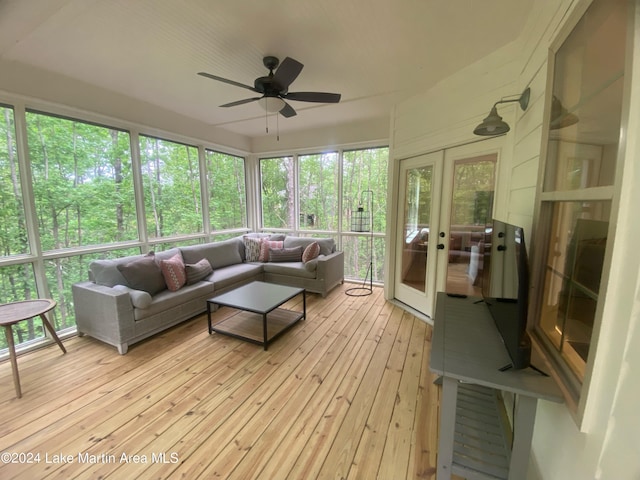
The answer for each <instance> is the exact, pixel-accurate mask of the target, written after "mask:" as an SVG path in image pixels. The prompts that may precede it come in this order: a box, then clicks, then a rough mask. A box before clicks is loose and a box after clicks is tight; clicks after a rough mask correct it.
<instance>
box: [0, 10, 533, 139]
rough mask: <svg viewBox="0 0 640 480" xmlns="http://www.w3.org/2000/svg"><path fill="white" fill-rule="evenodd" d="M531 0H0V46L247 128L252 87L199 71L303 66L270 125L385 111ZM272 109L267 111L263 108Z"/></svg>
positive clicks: (257, 124) (231, 73) (499, 32)
mask: <svg viewBox="0 0 640 480" xmlns="http://www.w3.org/2000/svg"><path fill="white" fill-rule="evenodd" d="M532 5H533V0H482V1H479V0H313V1H312V0H0V58H2V59H4V60H7V61H17V62H22V63H25V64H27V65H31V66H35V67H38V68H41V69H44V70H48V71H52V72H54V73H58V74H62V75H65V76H68V77H72V78H74V79H78V80H80V81H83V82H86V83H89V84H92V85H96V86H99V87H102V88H105V89H109V90H112V91H114V92H118V93H121V94H125V95H128V96H130V97H134V98H136V99H139V100H141V101H144V102H149V103H151V104H155V105H158V106H160V107H163V108H165V109H168V110H170V111H174V112H177V113H180V114H182V115H186V116H188V117H192V118H195V119H198V120H201V121H203V122H205V123H207V124H210V125H214V126H219V127H221V128H223V129H227V130H229V131H232V132H236V133H239V134H242V135H246V136H248V137H255V136H260V135H264V133H265V116H264V112H263V111H262V110H261V108H260V107H259V106H258V105H257V103H255V102H254V103H250V104H246V105H242V106H238V107H233V108H220V107H218V105H221V104H223V103H228V102H231V101H235V100H240V99H243V98H248V97H252V96H255V94H253V93H252V92H250V91H249V90H245V89H242V88H238V87H234V86H232V85H227V84H224V83H220V82H216V81H214V80H210V79H207V78H203V77H201V76H198V75H196V73H197V72H199V71H206V72H209V73H212V74H214V75H218V76H221V77H225V78H229V79H232V80H235V81H237V82H240V83H243V84H250V85H252V84H253V81H254V79H255V78H257V77H259V76H263V75H265V74H266V73H267V70H266V69H265V68H264V67H263V65H262V57H263V56H265V55H275V56H277V57H279V58H280V59H281V60H282V59H284V57H287V56H289V57H292V58H295V59H296V60H298V61H300V62H301V63H303V64H304V65H305V68H304V69H303V71H302V73H301V74H300V76H299V77H298V78H297V79H296V80H295V81H294V83H293V84H292V85H291V86H290V88H289V90H290V91H292V92H293V91H326V92H337V93H341V94H342V100H341V102H340V103H339V104H334V105H325V104H315V103H304V102H293V101H292V102H291V105H292V106H293V107H294V108H295V109H296V110H297V112H298V115H297V116H295V117H292V118H289V119H285V118H283V117H280V118H279V121H278V127H279V129H280V131H281V132H291V131H295V130H302V129H312V128H316V127H322V126H327V125H331V124H336V123H343V122H345V123H346V122H349V123H351V122H357V121H361V120H368V119H372V118H382V117H388V115H389V112H390V109H391V107H392V105H393V104H394V103H396V102H398V101H400V100H403V99H406V98H408V97H409V96H411V95H414V94H415V93H417V92H420V91H424V90H426V89H428V88H429V87H431V86H433V85H434V84H436V83H437V82H438V81H440V80H441V79H443V78H446V77H447V76H449V75H451V74H452V73H454V72H456V71H457V70H459V69H461V68H462V67H464V66H466V65H468V64H470V63H472V62H474V61H476V60H478V59H480V58H482V57H484V56H486V55H487V54H489V53H491V52H492V51H494V50H496V49H498V48H500V47H502V46H504V45H506V44H507V43H509V42H511V41H513V40H514V39H516V38H517V37H518V35H519V34H520V32H521V30H522V28H523V25H524V23H525V22H526V19H527V16H528V15H530V14H531V11H532ZM270 122H271V120H270Z"/></svg>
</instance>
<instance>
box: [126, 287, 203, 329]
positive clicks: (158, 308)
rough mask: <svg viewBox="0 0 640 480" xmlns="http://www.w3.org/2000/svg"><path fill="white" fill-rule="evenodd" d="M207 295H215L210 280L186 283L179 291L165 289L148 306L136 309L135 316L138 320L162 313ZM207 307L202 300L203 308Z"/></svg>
mask: <svg viewBox="0 0 640 480" xmlns="http://www.w3.org/2000/svg"><path fill="white" fill-rule="evenodd" d="M206 295H211V296H213V285H211V284H210V283H209V282H199V283H197V284H195V285H185V286H184V287H182V288H181V289H180V290H178V291H177V292H171V291H169V290H164V291H162V292H160V293H158V294H157V295H154V297H153V301H152V302H151V305H150V306H149V307H148V308H136V309H134V311H133V316H134V319H135V320H136V321H138V320H143V319H145V318H151V317H153V316H155V315H161V314H162V313H163V312H166V311H167V310H169V309H171V308H174V309H175V308H178V309H179V308H180V307H181V306H182V305H185V304H187V303H188V302H190V301H193V300H195V299H198V298H202V297H203V296H206ZM205 309H206V303H205V302H202V310H205ZM152 321H153V320H152Z"/></svg>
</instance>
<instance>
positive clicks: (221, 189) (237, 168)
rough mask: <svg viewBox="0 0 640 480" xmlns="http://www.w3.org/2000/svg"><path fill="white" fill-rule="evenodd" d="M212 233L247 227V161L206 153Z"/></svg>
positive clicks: (215, 153) (231, 156) (208, 151)
mask: <svg viewBox="0 0 640 480" xmlns="http://www.w3.org/2000/svg"><path fill="white" fill-rule="evenodd" d="M206 156H207V179H208V187H209V221H210V222H211V230H212V231H216V230H227V229H232V228H243V227H246V226H247V192H246V184H245V173H244V158H241V157H234V156H233V155H227V154H225V153H220V152H214V151H212V150H207V151H206Z"/></svg>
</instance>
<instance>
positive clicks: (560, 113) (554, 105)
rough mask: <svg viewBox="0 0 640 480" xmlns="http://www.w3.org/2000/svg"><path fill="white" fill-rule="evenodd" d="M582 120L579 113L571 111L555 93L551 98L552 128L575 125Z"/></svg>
mask: <svg viewBox="0 0 640 480" xmlns="http://www.w3.org/2000/svg"><path fill="white" fill-rule="evenodd" d="M579 121H580V120H579V118H578V117H577V115H574V114H573V113H569V111H568V110H567V109H566V108H564V106H563V105H562V102H561V101H560V99H559V98H558V97H556V96H555V95H554V96H553V97H552V99H551V122H549V129H550V130H558V129H560V128H564V127H569V126H571V125H575V124H576V123H578V122H579Z"/></svg>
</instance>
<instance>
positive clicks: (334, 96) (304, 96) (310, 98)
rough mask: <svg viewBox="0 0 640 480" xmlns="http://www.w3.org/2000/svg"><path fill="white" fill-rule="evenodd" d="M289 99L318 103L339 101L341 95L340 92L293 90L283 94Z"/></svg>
mask: <svg viewBox="0 0 640 480" xmlns="http://www.w3.org/2000/svg"><path fill="white" fill-rule="evenodd" d="M283 97H285V98H286V99H287V100H297V101H299V102H318V103H338V102H339V101H340V97H341V95H340V94H339V93H326V92H291V93H287V94H286V95H283Z"/></svg>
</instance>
